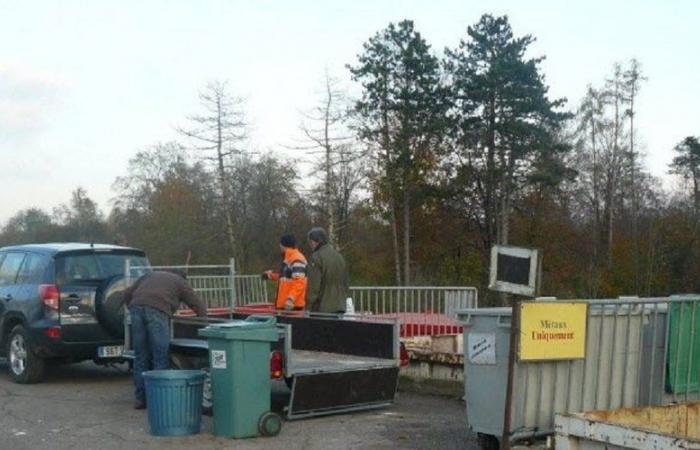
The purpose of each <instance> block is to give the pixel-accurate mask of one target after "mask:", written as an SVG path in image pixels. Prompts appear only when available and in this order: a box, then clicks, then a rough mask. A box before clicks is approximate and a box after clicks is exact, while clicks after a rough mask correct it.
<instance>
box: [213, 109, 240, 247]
mask: <svg viewBox="0 0 700 450" xmlns="http://www.w3.org/2000/svg"><path fill="white" fill-rule="evenodd" d="M216 106H217V121H216V125H217V128H216V132H217V140H216V159H217V163H218V172H219V173H218V175H219V185H220V186H221V201H222V210H223V212H224V217H225V219H226V234H227V238H228V244H229V247H230V251H231V255H233V256H234V257H236V256H237V252H236V235H235V228H234V224H233V214H232V213H231V202H230V196H229V186H228V182H227V180H226V166H225V164H224V154H223V144H224V141H223V130H222V124H221V115H222V105H221V99H220V98H217V102H216Z"/></svg>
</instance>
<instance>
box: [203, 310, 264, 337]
mask: <svg viewBox="0 0 700 450" xmlns="http://www.w3.org/2000/svg"><path fill="white" fill-rule="evenodd" d="M199 335H200V336H204V337H207V338H215V339H226V340H246V341H250V340H255V341H258V340H260V341H276V340H277V319H276V318H275V317H273V316H263V317H260V316H250V317H248V318H247V319H246V320H231V321H228V322H224V323H216V324H211V325H209V326H207V327H205V328H202V329H201V330H199Z"/></svg>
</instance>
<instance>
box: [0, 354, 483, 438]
mask: <svg viewBox="0 0 700 450" xmlns="http://www.w3.org/2000/svg"><path fill="white" fill-rule="evenodd" d="M285 395H287V393H286V391H285V389H284V388H283V387H279V386H278V387H276V388H275V397H276V399H277V400H284V398H283V397H284V396H285ZM203 419H204V420H203V425H202V433H200V434H199V435H196V436H188V437H181V438H158V437H153V436H150V435H149V434H148V423H147V420H148V419H147V416H146V412H145V411H136V410H134V409H132V385H131V378H130V376H129V374H126V373H124V372H123V371H119V370H116V369H114V368H104V367H99V366H96V365H94V364H93V363H91V362H86V363H82V364H73V365H66V366H60V367H56V368H53V369H52V370H50V372H49V373H48V374H47V379H46V381H45V382H44V383H41V384H35V385H18V384H15V383H13V382H12V381H11V380H10V377H9V376H8V375H7V363H6V362H5V361H4V360H0V449H13V450H24V449H37V448H45V449H66V450H75V449H106V450H109V449H115V450H123V449H132V448H138V449H166V448H173V447H176V448H186V449H191V450H197V449H219V448H234V447H235V448H236V449H279V448H284V449H285V450H295V449H300V450H301V449H324V450H325V449H348V448H353V449H397V448H400V449H432V448H434V449H441V450H449V449H478V446H477V444H476V442H475V440H474V439H473V437H472V436H470V435H469V434H468V433H467V431H466V426H465V411H464V404H463V403H462V402H461V401H458V400H453V399H448V398H443V397H433V396H427V395H418V394H413V393H400V395H399V396H398V398H397V401H396V403H395V404H394V405H393V406H392V407H390V408H386V409H381V410H377V411H372V412H364V413H354V414H345V415H337V416H329V417H321V418H315V419H308V420H300V421H294V422H284V424H283V427H282V432H281V433H280V435H279V436H277V437H274V438H257V439H245V440H235V441H234V440H227V439H222V438H215V437H214V436H213V435H212V431H211V430H212V422H211V418H208V417H204V418H203Z"/></svg>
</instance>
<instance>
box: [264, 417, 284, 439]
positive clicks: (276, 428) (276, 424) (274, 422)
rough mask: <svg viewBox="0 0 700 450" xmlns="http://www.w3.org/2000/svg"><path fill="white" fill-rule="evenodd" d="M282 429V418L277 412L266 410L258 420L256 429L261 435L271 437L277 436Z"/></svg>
mask: <svg viewBox="0 0 700 450" xmlns="http://www.w3.org/2000/svg"><path fill="white" fill-rule="evenodd" d="M281 429H282V418H281V417H280V415H279V414H277V413H273V412H270V411H268V412H266V413H265V414H263V415H262V416H260V419H259V420H258V431H259V432H260V434H261V435H263V436H267V437H271V436H277V435H278V434H279V433H280V430H281Z"/></svg>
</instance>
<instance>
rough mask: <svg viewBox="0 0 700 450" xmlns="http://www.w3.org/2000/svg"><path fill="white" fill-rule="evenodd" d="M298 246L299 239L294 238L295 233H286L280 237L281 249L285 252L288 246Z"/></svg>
mask: <svg viewBox="0 0 700 450" xmlns="http://www.w3.org/2000/svg"><path fill="white" fill-rule="evenodd" d="M296 246H297V240H296V239H295V238H294V235H293V234H285V235H282V237H281V238H280V251H281V252H282V253H283V254H284V251H285V250H286V249H288V248H295V247H296Z"/></svg>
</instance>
